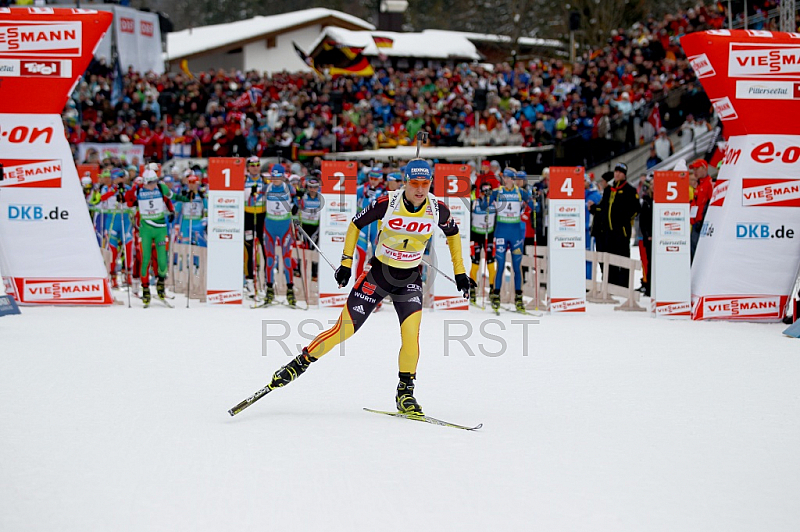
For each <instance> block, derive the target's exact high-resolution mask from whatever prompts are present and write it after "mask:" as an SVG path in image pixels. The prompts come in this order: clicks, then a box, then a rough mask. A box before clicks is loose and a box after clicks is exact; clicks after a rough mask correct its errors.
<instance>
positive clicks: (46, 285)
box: [22, 279, 104, 302]
mask: <svg viewBox="0 0 800 532" xmlns="http://www.w3.org/2000/svg"><path fill="white" fill-rule="evenodd" d="M103 283H104V280H102V279H76V280H39V279H33V280H30V279H25V282H24V286H23V297H22V300H23V301H26V302H27V301H71V300H75V299H80V300H97V301H102V300H103V296H104V290H103Z"/></svg>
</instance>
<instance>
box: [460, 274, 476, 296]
mask: <svg viewBox="0 0 800 532" xmlns="http://www.w3.org/2000/svg"><path fill="white" fill-rule="evenodd" d="M456 286H457V287H458V289H459V291H461V293H462V294H464V299H467V298H469V289H470V288H473V287H476V286H478V283H476V282H475V281H473V280H472V278H471V277H468V276H467V274H466V273H459V274H457V275H456Z"/></svg>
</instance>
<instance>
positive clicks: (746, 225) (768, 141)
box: [681, 30, 800, 321]
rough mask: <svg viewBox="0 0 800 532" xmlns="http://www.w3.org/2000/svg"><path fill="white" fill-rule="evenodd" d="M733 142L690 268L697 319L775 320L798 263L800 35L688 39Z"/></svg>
mask: <svg viewBox="0 0 800 532" xmlns="http://www.w3.org/2000/svg"><path fill="white" fill-rule="evenodd" d="M681 44H682V45H683V48H684V50H685V51H686V54H687V55H688V56H689V60H690V62H691V64H692V67H693V68H694V70H695V72H696V73H697V76H698V78H699V79H700V82H701V83H702V84H703V87H704V88H705V90H706V93H707V94H708V96H709V98H710V99H711V102H712V104H713V105H714V109H715V110H716V112H717V114H718V115H719V118H720V119H721V120H722V123H723V125H724V131H725V134H726V135H729V139H728V143H727V147H726V150H725V154H724V158H723V165H722V168H721V169H720V172H719V177H718V180H717V185H716V187H715V189H714V193H713V196H712V201H711V203H710V205H709V207H708V211H707V213H706V216H705V220H704V223H703V228H702V233H701V237H700V240H699V243H698V247H697V251H696V254H695V258H694V263H693V264H692V318H693V319H727V320H747V321H757V320H760V321H777V320H779V319H781V318H782V317H783V315H784V312H785V305H786V302H787V299H788V297H789V293H790V291H791V289H792V286H793V285H794V281H795V276H796V274H797V270H798V264H800V209H799V208H798V206H799V205H800V173H799V172H798V168H800V135H798V128H797V120H795V119H794V118H789V117H797V116H800V34H796V33H779V32H770V31H747V30H716V31H706V32H698V33H692V34H690V35H687V36H684V37H683V38H682V39H681Z"/></svg>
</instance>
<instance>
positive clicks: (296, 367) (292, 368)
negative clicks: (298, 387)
mask: <svg viewBox="0 0 800 532" xmlns="http://www.w3.org/2000/svg"><path fill="white" fill-rule="evenodd" d="M316 361H317V359H316V358H314V357H312V356H310V355H309V354H308V351H307V350H306V349H303V352H302V353H301V354H299V355H297V356H296V357H294V358H293V359H292V360H291V361H289V363H288V364H286V365H285V366H283V367H282V368H281V369H279V370H278V371H276V372H275V374H274V375H273V376H272V382H270V384H269V387H270V388H271V389H275V388H282V387H284V386H286V385H287V384H289V383H290V382H292V381H293V380H295V379H296V378H297V377H299V376H300V375H302V374H303V373H305V371H306V370H307V369H308V366H310V365H311V363H312V362H316Z"/></svg>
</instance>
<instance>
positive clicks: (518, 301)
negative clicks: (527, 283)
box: [514, 290, 525, 312]
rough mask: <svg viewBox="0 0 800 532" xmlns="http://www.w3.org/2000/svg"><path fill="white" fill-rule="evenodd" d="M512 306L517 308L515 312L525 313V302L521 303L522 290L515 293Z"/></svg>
mask: <svg viewBox="0 0 800 532" xmlns="http://www.w3.org/2000/svg"><path fill="white" fill-rule="evenodd" d="M514 306H515V307H516V308H517V312H525V302H524V301H522V290H520V291H519V292H517V294H516V295H515V296H514Z"/></svg>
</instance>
